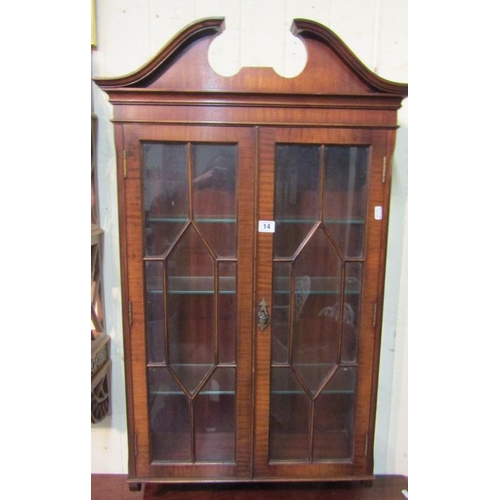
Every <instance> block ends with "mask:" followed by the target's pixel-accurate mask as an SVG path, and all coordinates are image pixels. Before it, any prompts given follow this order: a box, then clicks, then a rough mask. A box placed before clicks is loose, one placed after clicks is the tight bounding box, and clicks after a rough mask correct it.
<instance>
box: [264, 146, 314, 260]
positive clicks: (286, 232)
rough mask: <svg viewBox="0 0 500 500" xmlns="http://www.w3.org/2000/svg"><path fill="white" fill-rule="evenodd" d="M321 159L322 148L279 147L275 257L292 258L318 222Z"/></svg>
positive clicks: (276, 175)
mask: <svg viewBox="0 0 500 500" xmlns="http://www.w3.org/2000/svg"><path fill="white" fill-rule="evenodd" d="M319 159H320V148H319V146H297V145H279V146H277V147H276V165H275V205H274V214H275V215H274V217H275V220H276V232H275V233H274V256H275V257H291V256H292V255H293V254H294V253H295V251H296V250H297V248H298V246H299V245H300V243H301V242H302V241H303V240H304V238H305V237H306V236H307V234H308V233H309V231H310V230H311V229H312V227H313V226H314V224H315V222H316V221H317V220H318V219H319V207H320V205H319V203H320V196H319V184H320V174H319V173H320V161H319Z"/></svg>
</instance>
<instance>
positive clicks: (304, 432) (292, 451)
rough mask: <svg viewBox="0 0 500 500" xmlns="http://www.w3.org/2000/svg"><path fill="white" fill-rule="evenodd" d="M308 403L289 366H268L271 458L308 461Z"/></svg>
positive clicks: (308, 400)
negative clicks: (269, 368)
mask: <svg viewBox="0 0 500 500" xmlns="http://www.w3.org/2000/svg"><path fill="white" fill-rule="evenodd" d="M311 404H312V402H311V401H310V399H309V398H308V397H307V395H306V393H305V392H304V390H303V389H302V387H301V386H300V384H299V383H298V381H297V379H296V378H295V376H294V374H293V373H292V371H291V370H290V369H289V368H284V367H283V368H272V369H271V401H270V405H271V406H270V413H271V419H270V428H269V440H270V441H269V457H270V459H271V460H302V461H305V460H309V448H310V446H309V441H310V440H309V434H310V433H309V421H310V409H311Z"/></svg>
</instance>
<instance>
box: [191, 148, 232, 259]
mask: <svg viewBox="0 0 500 500" xmlns="http://www.w3.org/2000/svg"><path fill="white" fill-rule="evenodd" d="M236 163H237V148H236V146H232V145H220V144H196V145H193V214H194V220H195V222H196V224H197V226H198V228H199V230H200V231H201V232H202V233H203V236H204V237H205V238H206V239H207V241H208V243H209V245H210V246H211V247H212V249H213V250H214V252H215V253H216V254H217V255H218V256H219V257H235V256H236V191H235V186H236Z"/></svg>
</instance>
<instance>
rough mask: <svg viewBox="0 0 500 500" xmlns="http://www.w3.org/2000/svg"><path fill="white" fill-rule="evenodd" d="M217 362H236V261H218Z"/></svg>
mask: <svg viewBox="0 0 500 500" xmlns="http://www.w3.org/2000/svg"><path fill="white" fill-rule="evenodd" d="M218 266H219V304H218V306H219V312H218V314H219V343H218V354H219V363H223V364H232V363H235V362H236V329H237V325H236V318H237V316H236V314H237V299H236V262H219V264H218Z"/></svg>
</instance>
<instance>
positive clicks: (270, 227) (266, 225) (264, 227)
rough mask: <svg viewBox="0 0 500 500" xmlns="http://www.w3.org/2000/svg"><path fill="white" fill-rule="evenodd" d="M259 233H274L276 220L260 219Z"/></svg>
mask: <svg viewBox="0 0 500 500" xmlns="http://www.w3.org/2000/svg"><path fill="white" fill-rule="evenodd" d="M259 233H274V221H273V220H260V221H259Z"/></svg>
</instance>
